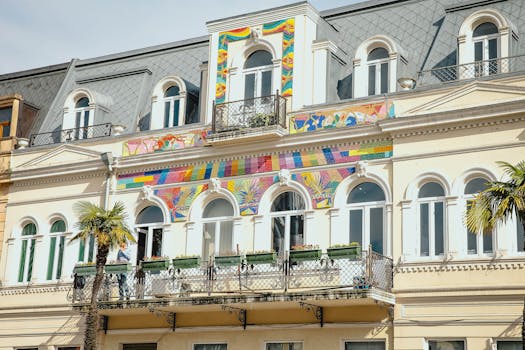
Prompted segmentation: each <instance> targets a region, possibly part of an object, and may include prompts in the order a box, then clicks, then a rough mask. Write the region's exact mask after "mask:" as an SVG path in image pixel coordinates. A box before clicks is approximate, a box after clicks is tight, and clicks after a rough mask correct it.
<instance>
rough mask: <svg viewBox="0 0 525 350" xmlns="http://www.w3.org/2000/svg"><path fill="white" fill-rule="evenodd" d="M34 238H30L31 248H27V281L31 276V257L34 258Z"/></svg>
mask: <svg viewBox="0 0 525 350" xmlns="http://www.w3.org/2000/svg"><path fill="white" fill-rule="evenodd" d="M35 245H36V239H34V238H33V239H32V240H31V248H30V250H29V265H28V267H27V282H29V281H31V277H33V259H34V258H35Z"/></svg>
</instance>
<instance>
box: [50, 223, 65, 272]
mask: <svg viewBox="0 0 525 350" xmlns="http://www.w3.org/2000/svg"><path fill="white" fill-rule="evenodd" d="M65 232H66V223H65V222H64V221H62V220H57V221H55V222H53V225H51V232H50V234H51V237H50V244H49V259H48V263H47V277H46V279H47V280H52V279H57V280H58V279H60V277H61V276H62V260H63V259H64V246H65V240H66V236H65V235H64V234H65Z"/></svg>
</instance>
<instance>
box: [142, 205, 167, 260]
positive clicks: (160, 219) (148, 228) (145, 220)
mask: <svg viewBox="0 0 525 350" xmlns="http://www.w3.org/2000/svg"><path fill="white" fill-rule="evenodd" d="M163 223H164V215H163V214H162V210H161V209H160V208H159V207H156V206H148V207H146V208H144V209H142V210H141V211H140V213H139V215H137V221H136V225H137V233H138V239H137V265H138V264H139V262H140V261H142V260H143V259H144V258H146V257H159V256H162V253H163V252H162V238H163V230H162V224H163Z"/></svg>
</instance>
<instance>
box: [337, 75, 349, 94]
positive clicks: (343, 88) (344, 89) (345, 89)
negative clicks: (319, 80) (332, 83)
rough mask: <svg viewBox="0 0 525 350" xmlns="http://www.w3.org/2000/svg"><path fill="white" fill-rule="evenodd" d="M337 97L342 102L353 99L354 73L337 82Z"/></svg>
mask: <svg viewBox="0 0 525 350" xmlns="http://www.w3.org/2000/svg"><path fill="white" fill-rule="evenodd" d="M337 96H338V97H339V98H340V99H341V100H346V99H349V98H352V73H350V74H349V75H348V76H346V77H345V78H343V79H341V80H339V81H337Z"/></svg>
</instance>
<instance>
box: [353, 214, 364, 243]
mask: <svg viewBox="0 0 525 350" xmlns="http://www.w3.org/2000/svg"><path fill="white" fill-rule="evenodd" d="M350 242H357V243H359V244H360V245H361V244H362V242H363V210H360V209H359V210H350Z"/></svg>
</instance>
